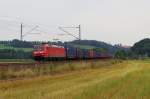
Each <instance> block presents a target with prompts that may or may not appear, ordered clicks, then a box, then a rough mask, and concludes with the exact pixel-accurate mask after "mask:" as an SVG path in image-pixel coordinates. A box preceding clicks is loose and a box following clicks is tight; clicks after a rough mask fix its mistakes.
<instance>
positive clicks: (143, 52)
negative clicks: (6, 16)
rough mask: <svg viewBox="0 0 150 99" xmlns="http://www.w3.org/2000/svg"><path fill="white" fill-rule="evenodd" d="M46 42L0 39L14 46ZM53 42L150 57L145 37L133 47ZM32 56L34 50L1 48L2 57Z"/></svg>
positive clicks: (123, 55)
mask: <svg viewBox="0 0 150 99" xmlns="http://www.w3.org/2000/svg"><path fill="white" fill-rule="evenodd" d="M41 43H44V42H27V41H19V40H13V41H0V44H4V45H7V46H11V47H14V48H33V45H35V44H41ZM48 43H51V44H56V45H61V46H65V45H66V43H67V44H80V45H90V46H95V48H98V50H100V51H102V52H104V51H105V52H108V53H111V54H113V55H114V57H115V58H120V59H128V58H147V57H150V39H143V40H141V41H139V42H137V43H135V44H134V46H133V47H131V48H130V49H129V48H123V47H121V46H117V45H115V46H112V45H110V44H107V43H104V42H100V41H95V40H82V41H80V42H79V41H78V40H77V41H72V42H65V43H63V42H48ZM28 58H32V52H25V51H24V50H15V49H0V59H28Z"/></svg>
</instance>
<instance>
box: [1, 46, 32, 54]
mask: <svg viewBox="0 0 150 99" xmlns="http://www.w3.org/2000/svg"><path fill="white" fill-rule="evenodd" d="M0 49H14V50H16V51H18V50H23V51H25V52H31V51H33V48H16V47H12V46H8V45H4V44H0Z"/></svg>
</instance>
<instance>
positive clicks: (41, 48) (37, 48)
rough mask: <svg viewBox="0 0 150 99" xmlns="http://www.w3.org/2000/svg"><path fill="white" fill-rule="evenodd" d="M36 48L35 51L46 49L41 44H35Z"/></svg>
mask: <svg viewBox="0 0 150 99" xmlns="http://www.w3.org/2000/svg"><path fill="white" fill-rule="evenodd" d="M34 50H35V51H42V50H44V47H43V46H41V45H35V46H34Z"/></svg>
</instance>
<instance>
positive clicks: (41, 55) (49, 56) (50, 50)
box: [33, 44, 66, 60]
mask: <svg viewBox="0 0 150 99" xmlns="http://www.w3.org/2000/svg"><path fill="white" fill-rule="evenodd" d="M34 49H35V50H34V51H33V57H34V59H35V60H61V59H65V58H66V51H65V48H64V47H62V46H56V45H49V44H42V45H35V46H34Z"/></svg>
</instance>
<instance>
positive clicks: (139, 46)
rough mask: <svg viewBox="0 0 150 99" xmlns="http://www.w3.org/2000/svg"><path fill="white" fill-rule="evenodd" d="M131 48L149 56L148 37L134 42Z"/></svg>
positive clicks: (149, 40) (144, 55) (141, 54)
mask: <svg viewBox="0 0 150 99" xmlns="http://www.w3.org/2000/svg"><path fill="white" fill-rule="evenodd" d="M131 50H132V51H133V52H134V53H135V54H137V55H139V56H143V57H146V56H148V57H150V39H148V38H146V39H143V40H141V41H139V42H137V43H135V44H134V46H133V47H132V48H131Z"/></svg>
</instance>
